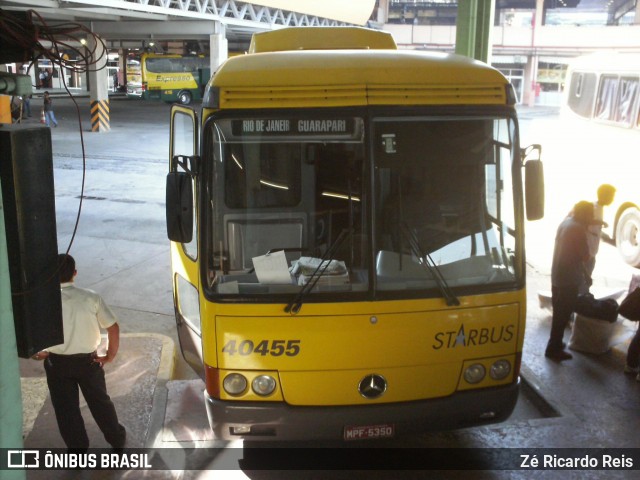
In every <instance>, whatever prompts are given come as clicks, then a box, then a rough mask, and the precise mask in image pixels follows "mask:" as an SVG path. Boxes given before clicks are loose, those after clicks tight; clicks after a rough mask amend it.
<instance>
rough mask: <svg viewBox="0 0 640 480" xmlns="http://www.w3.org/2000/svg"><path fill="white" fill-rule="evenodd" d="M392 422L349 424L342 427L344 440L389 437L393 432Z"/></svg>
mask: <svg viewBox="0 0 640 480" xmlns="http://www.w3.org/2000/svg"><path fill="white" fill-rule="evenodd" d="M395 430H396V429H395V427H394V425H393V424H390V423H385V424H383V425H349V426H347V427H344V439H345V440H369V439H374V438H390V437H393V435H394V434H395Z"/></svg>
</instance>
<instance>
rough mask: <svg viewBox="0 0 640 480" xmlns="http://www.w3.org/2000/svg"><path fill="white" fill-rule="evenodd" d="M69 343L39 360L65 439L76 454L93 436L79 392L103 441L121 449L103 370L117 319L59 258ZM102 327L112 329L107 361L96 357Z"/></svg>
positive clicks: (112, 349)
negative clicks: (88, 427) (85, 417)
mask: <svg viewBox="0 0 640 480" xmlns="http://www.w3.org/2000/svg"><path fill="white" fill-rule="evenodd" d="M58 264H59V265H60V284H61V285H60V293H61V296H62V317H63V330H64V343H62V344H60V345H54V346H52V347H49V348H47V349H45V350H43V351H41V352H38V353H37V354H36V355H35V356H34V358H35V359H36V360H42V359H44V360H45V363H44V368H45V371H46V374H47V384H48V386H49V393H50V395H51V403H52V404H53V408H54V410H55V413H56V420H57V421H58V428H59V429H60V434H61V435H62V438H63V440H64V442H65V444H66V445H67V448H69V449H71V450H78V451H84V450H86V449H87V448H89V437H88V436H87V431H86V429H85V426H84V421H83V419H82V415H81V413H80V397H79V390H81V391H82V395H83V396H84V398H85V400H86V401H87V405H88V406H89V410H90V411H91V414H92V415H93V418H94V419H95V421H96V423H97V424H98V427H100V430H102V433H103V435H104V438H105V439H106V440H107V442H109V444H110V445H111V446H112V447H114V448H116V449H121V448H123V447H124V444H125V441H126V430H125V428H124V427H123V426H122V425H120V423H119V422H118V415H117V414H116V409H115V407H114V405H113V402H112V401H111V398H110V397H109V395H108V394H107V386H106V382H105V376H104V370H103V368H102V367H103V365H104V364H105V363H108V362H111V361H113V359H114V358H115V357H116V354H117V353H118V347H119V344H120V327H119V326H118V323H117V318H116V316H115V315H114V314H113V312H112V311H111V310H110V309H109V307H108V306H107V305H106V304H105V303H104V301H103V300H102V298H101V297H100V295H98V294H97V293H95V292H93V291H91V290H86V289H83V288H78V287H76V286H75V285H74V284H73V279H74V277H75V276H76V274H77V273H78V272H77V271H76V265H75V260H74V259H73V257H72V256H71V255H64V254H61V255H59V256H58ZM100 328H104V329H106V330H107V336H108V340H109V343H108V348H107V353H106V355H105V356H97V353H96V349H97V348H98V346H99V345H100V341H101V337H100Z"/></svg>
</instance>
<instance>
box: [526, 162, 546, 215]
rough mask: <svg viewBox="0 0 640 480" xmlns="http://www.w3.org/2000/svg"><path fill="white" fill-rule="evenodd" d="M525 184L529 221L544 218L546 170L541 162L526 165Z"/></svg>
mask: <svg viewBox="0 0 640 480" xmlns="http://www.w3.org/2000/svg"><path fill="white" fill-rule="evenodd" d="M524 180H525V181H524V184H525V202H526V211H527V220H540V219H541V218H542V217H544V169H543V166H542V161H541V160H529V161H527V162H526V163H525V164H524Z"/></svg>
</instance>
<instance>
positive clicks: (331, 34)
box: [249, 27, 397, 53]
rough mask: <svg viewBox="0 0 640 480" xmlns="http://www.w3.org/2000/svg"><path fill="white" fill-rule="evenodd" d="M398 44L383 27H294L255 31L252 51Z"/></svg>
mask: <svg viewBox="0 0 640 480" xmlns="http://www.w3.org/2000/svg"><path fill="white" fill-rule="evenodd" d="M396 48H397V47H396V42H395V40H394V39H393V36H392V35H391V34H390V33H388V32H382V31H380V30H372V29H369V28H359V27H292V28H284V29H281V30H273V31H270V32H262V33H255V34H254V35H253V36H252V37H251V45H250V46H249V53H264V52H278V51H283V50H332V49H340V50H342V49H391V50H395V49H396Z"/></svg>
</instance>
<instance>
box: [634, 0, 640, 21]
mask: <svg viewBox="0 0 640 480" xmlns="http://www.w3.org/2000/svg"><path fill="white" fill-rule="evenodd" d="M633 24H634V25H640V2H636V16H635V18H634V19H633Z"/></svg>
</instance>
